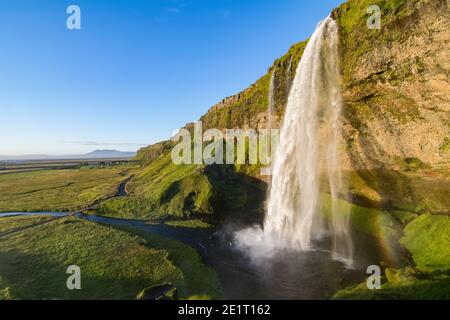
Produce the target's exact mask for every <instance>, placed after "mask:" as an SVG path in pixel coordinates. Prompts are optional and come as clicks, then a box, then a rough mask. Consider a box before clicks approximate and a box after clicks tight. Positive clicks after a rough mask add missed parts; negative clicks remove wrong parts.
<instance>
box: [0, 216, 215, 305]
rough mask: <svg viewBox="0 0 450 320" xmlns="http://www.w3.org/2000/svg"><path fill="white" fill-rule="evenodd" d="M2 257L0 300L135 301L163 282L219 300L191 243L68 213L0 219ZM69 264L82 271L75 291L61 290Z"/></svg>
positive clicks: (189, 294)
mask: <svg viewBox="0 0 450 320" xmlns="http://www.w3.org/2000/svg"><path fill="white" fill-rule="evenodd" d="M27 226H33V227H31V228H28V229H25V227H27ZM0 261H1V263H0V299H135V298H136V297H137V295H138V294H139V293H140V292H141V291H142V290H144V289H146V288H151V287H153V286H156V285H160V284H164V283H171V284H173V286H174V287H176V288H177V291H178V298H180V299H189V298H192V299H198V298H202V299H209V298H218V297H220V289H219V283H218V280H217V278H216V275H215V273H214V271H213V270H211V269H209V268H207V267H206V266H204V265H203V263H202V262H201V259H200V257H199V255H198V254H197V253H196V251H195V250H194V249H192V248H191V247H189V246H187V245H184V244H182V243H180V242H177V241H173V240H169V239H165V238H162V237H159V236H155V235H148V234H144V235H139V234H136V233H134V232H132V231H131V230H118V229H114V228H113V227H110V226H104V225H99V224H96V223H93V222H89V221H85V220H81V219H77V218H73V217H71V218H60V219H54V218H48V217H43V216H38V217H9V218H0ZM70 265H77V266H79V267H80V268H81V290H69V289H67V286H66V280H67V278H68V277H69V274H66V270H67V267H68V266H70Z"/></svg>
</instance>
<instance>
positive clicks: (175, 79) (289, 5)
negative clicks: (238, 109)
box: [0, 0, 343, 155]
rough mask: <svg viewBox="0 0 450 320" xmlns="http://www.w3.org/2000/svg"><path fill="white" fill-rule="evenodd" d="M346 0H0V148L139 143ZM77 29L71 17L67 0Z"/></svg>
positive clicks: (193, 114)
mask: <svg viewBox="0 0 450 320" xmlns="http://www.w3.org/2000/svg"><path fill="white" fill-rule="evenodd" d="M341 2H343V0H326V1H311V0H148V1H142V0H117V1H115V0H109V1H107V0H99V1H94V0H82V1H75V0H72V1H65V0H47V1H44V0H14V1H12V0H11V1H4V0H1V1H0V35H1V37H0V75H1V76H0V137H1V138H2V141H1V143H0V154H3V155H17V154H30V153H33V154H34V153H41V154H42V153H45V154H74V153H84V152H88V151H92V150H94V149H118V150H136V149H138V148H139V145H142V144H150V143H153V142H156V141H159V140H162V139H166V138H168V137H169V136H170V135H171V133H172V132H173V131H174V130H175V129H176V128H179V127H181V126H183V125H184V124H185V123H186V122H189V121H194V120H196V119H198V118H199V117H200V116H201V115H202V114H203V113H205V112H206V111H207V110H208V109H209V107H211V106H212V105H214V104H215V103H217V102H218V101H220V100H221V99H222V98H224V97H226V96H229V95H232V94H234V93H237V92H238V91H240V90H242V89H244V88H246V87H247V86H248V85H250V84H251V83H253V82H254V81H255V80H256V79H257V78H259V77H260V76H262V75H263V74H264V73H265V72H266V70H267V68H268V67H269V66H270V65H271V64H272V62H273V61H274V60H275V59H276V58H277V57H279V56H281V55H283V54H284V53H285V52H286V51H287V50H288V48H289V47H290V46H291V45H292V44H294V43H296V42H298V41H301V40H304V39H306V38H308V37H309V36H310V35H311V33H312V32H313V30H314V28H315V26H316V24H317V22H318V21H319V20H321V19H323V18H324V17H326V16H327V15H328V14H329V12H330V11H331V9H333V8H334V7H336V6H338V5H339V4H340V3H341ZM71 4H76V5H79V6H80V8H81V14H82V16H81V27H82V29H81V30H68V29H67V28H66V19H67V17H68V15H67V14H66V8H67V6H69V5H71Z"/></svg>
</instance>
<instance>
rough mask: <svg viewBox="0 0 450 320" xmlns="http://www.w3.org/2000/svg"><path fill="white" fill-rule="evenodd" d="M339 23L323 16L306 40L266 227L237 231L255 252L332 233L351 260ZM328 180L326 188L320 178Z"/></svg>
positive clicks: (336, 249) (341, 254) (340, 255)
mask: <svg viewBox="0 0 450 320" xmlns="http://www.w3.org/2000/svg"><path fill="white" fill-rule="evenodd" d="M339 74H340V71H339V58H338V28H337V24H336V23H335V22H334V20H332V19H331V18H327V19H326V20H324V21H322V22H321V23H320V24H319V26H318V27H317V29H316V31H315V32H314V34H313V35H312V37H311V39H310V40H309V42H308V45H307V47H306V48H305V51H304V53H303V57H302V59H301V61H300V63H299V66H298V68H297V73H296V76H295V79H294V81H293V83H292V87H291V90H290V94H289V98H288V104H287V107H286V113H285V117H284V123H283V127H282V130H281V136H280V144H279V147H278V149H277V152H276V155H275V161H274V164H273V172H272V173H273V177H272V185H271V188H270V195H269V201H268V208H267V214H266V217H265V222H264V228H263V230H261V229H260V228H256V229H255V228H253V229H246V230H242V231H240V232H238V234H237V241H238V244H239V245H241V246H242V247H244V248H247V249H249V250H252V251H253V254H262V255H270V254H271V253H273V252H274V251H275V250H278V249H296V250H298V249H300V250H310V249H313V240H315V239H317V238H320V237H321V236H323V235H325V234H328V235H330V236H331V238H332V239H333V248H332V251H333V257H334V258H335V259H339V260H343V261H345V262H346V263H347V264H348V265H351V263H352V254H353V253H352V241H351V236H350V232H349V222H348V217H349V214H348V212H343V210H342V208H340V206H339V201H338V196H339V195H340V194H345V192H346V186H345V183H344V179H343V176H342V171H341V168H340V164H341V159H340V153H339V150H340V146H341V145H342V135H341V128H342V125H341V123H340V118H339V114H340V110H341V105H342V102H341V90H340V76H339ZM322 181H324V182H327V183H328V184H329V186H328V188H323V186H321V182H322ZM323 189H329V193H330V195H331V197H330V198H331V216H330V218H329V220H328V228H324V225H325V223H324V220H323V219H322V216H323V215H321V214H320V212H319V211H320V201H321V199H320V192H321V191H322V190H323Z"/></svg>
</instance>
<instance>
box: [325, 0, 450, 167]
mask: <svg viewBox="0 0 450 320" xmlns="http://www.w3.org/2000/svg"><path fill="white" fill-rule="evenodd" d="M364 2H366V1H349V2H348V3H346V4H345V5H343V6H341V7H340V8H339V9H338V10H336V11H335V12H334V15H335V16H336V18H337V19H338V21H339V22H340V25H341V26H342V27H341V34H342V35H341V39H342V42H341V44H342V45H341V50H342V61H343V62H344V64H343V77H344V86H345V90H344V99H345V110H344V116H345V120H346V127H345V129H346V130H345V132H346V136H347V140H348V141H349V147H350V150H349V153H350V154H351V160H352V165H353V167H355V168H357V169H359V168H373V167H375V168H377V167H380V166H381V167H386V166H389V167H391V168H393V169H400V167H401V164H402V163H401V160H403V159H406V158H417V159H419V160H421V161H422V162H424V163H428V164H429V165H431V166H433V167H440V166H446V165H448V163H449V160H450V153H449V152H448V150H447V149H448V148H446V147H445V146H446V144H448V139H449V138H450V132H449V124H450V117H449V116H450V113H449V112H450V85H449V70H450V53H449V49H448V48H449V40H450V33H449V30H450V16H449V10H448V7H447V2H446V1H445V0H429V1H419V0H409V1H397V2H395V4H396V5H397V6H396V7H394V8H390V11H389V10H387V9H386V10H387V11H386V14H385V16H382V26H383V27H382V29H381V30H369V29H368V28H366V27H364V23H365V20H362V19H359V20H357V19H355V20H353V21H352V22H348V21H347V20H348V16H354V15H355V14H356V13H355V11H356V12H359V13H363V10H364V5H363V6H361V3H364ZM356 16H358V15H356ZM399 160H400V161H399Z"/></svg>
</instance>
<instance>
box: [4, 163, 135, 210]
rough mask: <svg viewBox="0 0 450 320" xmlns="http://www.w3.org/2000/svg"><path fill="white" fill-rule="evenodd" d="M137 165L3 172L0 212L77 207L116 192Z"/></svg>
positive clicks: (71, 208) (74, 208) (70, 208)
mask: <svg viewBox="0 0 450 320" xmlns="http://www.w3.org/2000/svg"><path fill="white" fill-rule="evenodd" d="M133 169H134V167H133V166H128V165H119V166H108V167H105V168H100V167H85V168H83V167H82V168H79V169H63V170H40V171H32V172H18V173H10V174H4V175H0V212H13V211H25V212H31V211H40V212H42V211H73V210H77V209H80V208H83V207H86V206H87V205H89V204H91V203H93V202H95V201H98V200H99V199H104V198H108V197H111V196H113V195H114V194H115V193H116V192H117V188H118V185H119V184H120V182H122V181H123V180H125V179H126V178H127V177H128V176H129V175H130V174H131V173H132V171H133Z"/></svg>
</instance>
